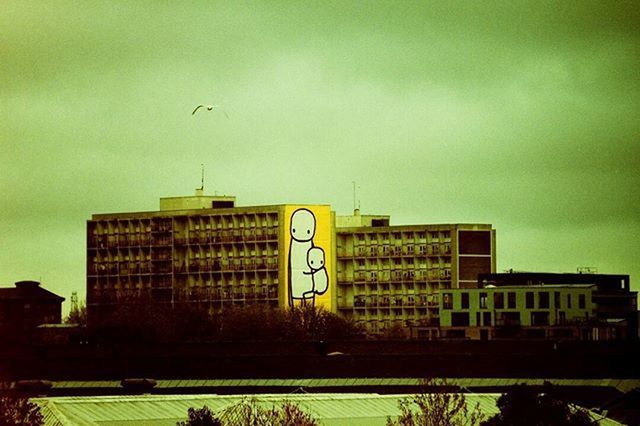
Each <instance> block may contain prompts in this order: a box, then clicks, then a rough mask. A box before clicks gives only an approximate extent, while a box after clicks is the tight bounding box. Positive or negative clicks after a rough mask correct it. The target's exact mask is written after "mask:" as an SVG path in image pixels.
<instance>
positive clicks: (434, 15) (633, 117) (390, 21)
mask: <svg viewBox="0 0 640 426" xmlns="http://www.w3.org/2000/svg"><path fill="white" fill-rule="evenodd" d="M639 70H640V7H638V3H637V2H622V1H615V2H614V1H612V2H589V1H577V2H572V1H558V2H542V1H528V2H514V1H505V2H449V1H447V2H357V3H356V2H353V3H349V2H346V1H337V2H326V1H323V2H305V3H302V2H295V3H294V2H253V3H246V2H211V1H201V2H167V1H147V2H125V1H119V2H115V1H112V2H104V1H100V2H97V1H55V2H51V1H49V2H47V1H40V2H32V1H25V0H18V1H13V0H9V1H7V0H5V1H4V2H3V6H2V13H0V190H1V191H2V197H1V198H0V200H1V204H0V227H1V228H0V229H1V231H0V247H1V248H0V285H11V284H12V283H13V282H14V281H16V280H20V279H42V281H43V283H44V285H45V286H47V287H48V288H50V289H51V290H53V291H55V292H57V293H59V294H61V295H63V296H65V297H67V298H68V297H69V295H70V293H71V291H73V290H77V291H79V292H80V294H81V297H84V286H85V277H84V270H85V267H84V265H85V226H86V225H85V221H86V220H87V219H89V218H90V216H91V214H92V213H99V212H119V211H138V210H154V209H157V207H158V198H159V197H161V196H173V195H191V194H192V193H193V190H194V188H196V187H197V186H199V179H200V177H199V175H200V164H201V163H205V165H206V183H205V186H206V188H207V189H208V192H213V191H214V190H215V191H217V192H218V193H224V194H233V195H236V196H237V197H238V202H239V204H241V205H255V204H275V203H287V202H291V203H329V204H331V205H332V206H333V208H334V210H336V211H337V212H338V214H347V213H349V212H350V211H351V209H352V207H353V205H352V187H351V182H352V181H354V180H355V181H357V183H358V186H359V188H360V189H359V192H358V194H359V197H358V198H359V199H360V200H361V205H362V210H363V212H365V213H386V214H391V216H392V223H395V224H407V223H443V222H482V223H491V224H493V225H494V227H495V228H496V229H497V243H498V269H499V270H503V269H508V268H514V269H516V270H533V271H565V272H573V271H575V268H576V267H578V266H596V267H598V269H599V271H600V272H604V273H628V274H631V282H632V286H633V287H634V288H636V289H639V288H640V285H638V282H637V281H638V280H640V265H639V263H638V261H639V259H640V214H639V213H638V211H639V209H640V189H639V188H640V173H639V170H640V72H639ZM199 103H216V104H221V105H223V106H224V107H225V108H226V111H227V112H228V114H229V119H227V118H226V117H225V116H224V114H220V113H219V112H218V113H216V112H213V113H199V114H197V115H196V116H191V111H192V109H193V108H194V106H196V105H197V104H199Z"/></svg>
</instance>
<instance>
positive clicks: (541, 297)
mask: <svg viewBox="0 0 640 426" xmlns="http://www.w3.org/2000/svg"><path fill="white" fill-rule="evenodd" d="M538 308H540V309H548V308H549V292H547V291H541V292H540V293H538Z"/></svg>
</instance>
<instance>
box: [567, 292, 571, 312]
mask: <svg viewBox="0 0 640 426" xmlns="http://www.w3.org/2000/svg"><path fill="white" fill-rule="evenodd" d="M567 309H571V294H567Z"/></svg>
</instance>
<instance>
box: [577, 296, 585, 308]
mask: <svg viewBox="0 0 640 426" xmlns="http://www.w3.org/2000/svg"><path fill="white" fill-rule="evenodd" d="M585 306H586V298H585V296H584V294H579V295H578V309H584V308H585Z"/></svg>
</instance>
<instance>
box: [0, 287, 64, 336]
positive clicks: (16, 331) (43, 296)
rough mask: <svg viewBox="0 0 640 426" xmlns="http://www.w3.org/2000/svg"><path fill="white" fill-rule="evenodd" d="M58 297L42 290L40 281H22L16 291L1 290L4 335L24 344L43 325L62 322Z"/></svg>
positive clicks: (0, 330)
mask: <svg viewBox="0 0 640 426" xmlns="http://www.w3.org/2000/svg"><path fill="white" fill-rule="evenodd" d="M63 301H64V297H61V296H58V295H57V294H54V293H52V292H50V291H48V290H45V289H44V288H42V287H40V283H39V282H38V281H18V282H16V283H15V288H0V335H1V336H2V337H3V338H5V339H9V340H24V339H28V338H29V336H31V334H32V333H33V332H34V330H35V329H36V327H37V326H39V325H41V324H57V323H60V322H61V318H62V302H63Z"/></svg>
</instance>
